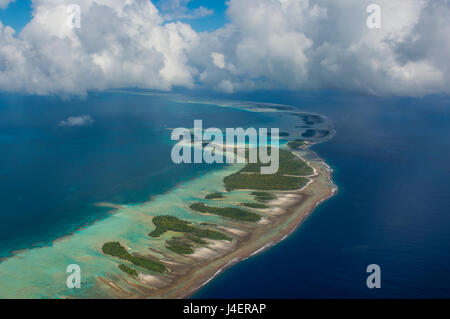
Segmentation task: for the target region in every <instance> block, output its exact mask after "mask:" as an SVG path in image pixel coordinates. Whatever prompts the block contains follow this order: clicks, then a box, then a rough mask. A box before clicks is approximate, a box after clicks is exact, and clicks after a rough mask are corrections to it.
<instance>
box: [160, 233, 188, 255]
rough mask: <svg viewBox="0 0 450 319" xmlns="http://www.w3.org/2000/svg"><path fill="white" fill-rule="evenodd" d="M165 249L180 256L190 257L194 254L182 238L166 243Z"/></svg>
mask: <svg viewBox="0 0 450 319" xmlns="http://www.w3.org/2000/svg"><path fill="white" fill-rule="evenodd" d="M166 244H167V249H169V250H171V251H173V252H176V253H177V254H182V255H191V254H193V253H194V249H192V245H191V244H189V243H187V242H185V241H184V240H183V238H181V237H176V238H173V239H171V240H168V241H166Z"/></svg>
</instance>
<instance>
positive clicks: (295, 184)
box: [224, 174, 308, 191]
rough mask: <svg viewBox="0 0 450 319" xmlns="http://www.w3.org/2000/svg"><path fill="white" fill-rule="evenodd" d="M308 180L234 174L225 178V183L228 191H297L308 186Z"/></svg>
mask: <svg viewBox="0 0 450 319" xmlns="http://www.w3.org/2000/svg"><path fill="white" fill-rule="evenodd" d="M307 181H308V180H307V179H306V178H303V177H292V176H284V175H278V174H275V175H260V174H233V175H230V176H227V177H225V179H224V182H225V185H226V188H227V190H228V191H232V190H235V189H260V190H286V191H288V190H295V189H300V188H302V187H303V186H305V185H306V183H307Z"/></svg>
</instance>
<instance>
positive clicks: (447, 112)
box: [0, 92, 450, 298]
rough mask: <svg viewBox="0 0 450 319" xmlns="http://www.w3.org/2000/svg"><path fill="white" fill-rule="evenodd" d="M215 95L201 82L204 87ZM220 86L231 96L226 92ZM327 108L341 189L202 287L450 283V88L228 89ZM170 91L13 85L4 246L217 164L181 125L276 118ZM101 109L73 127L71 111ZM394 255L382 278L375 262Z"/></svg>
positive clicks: (433, 293)
mask: <svg viewBox="0 0 450 319" xmlns="http://www.w3.org/2000/svg"><path fill="white" fill-rule="evenodd" d="M204 95H206V93H205V94H202V96H204ZM219 98H224V97H223V96H221V97H219ZM226 98H230V99H231V98H235V99H240V100H252V101H260V102H272V103H285V104H289V105H292V106H294V107H297V108H298V109H299V110H303V111H311V112H317V113H320V114H323V115H325V116H327V117H328V118H330V119H331V120H332V122H333V124H334V128H335V130H336V135H335V136H334V138H333V139H332V140H330V141H328V142H325V143H323V144H320V145H316V146H314V148H313V149H314V150H315V151H316V152H317V153H318V154H319V156H320V157H322V158H323V159H324V160H325V161H326V162H327V163H328V164H329V165H330V166H331V167H332V168H333V169H334V174H333V179H334V182H335V184H336V185H337V186H338V188H339V191H338V194H337V195H336V196H335V197H333V198H332V199H329V200H327V201H326V202H325V203H323V204H322V205H321V206H320V207H318V209H316V210H315V211H314V213H313V214H312V215H311V217H310V218H308V220H307V221H306V222H305V223H304V224H303V225H302V226H301V227H300V228H299V229H298V230H297V231H296V232H295V233H294V234H292V235H291V236H290V237H288V238H287V239H286V240H284V241H283V242H281V243H279V244H278V245H276V246H275V247H272V248H271V249H269V250H267V251H265V252H263V253H262V254H259V255H257V256H254V257H252V258H250V259H248V260H246V261H244V262H241V263H239V264H238V265H235V266H233V267H232V268H230V269H228V270H227V271H226V272H224V273H223V274H221V275H220V276H219V277H218V278H216V279H215V280H213V281H211V282H210V283H209V284H208V285H206V286H205V287H204V288H202V289H201V290H200V291H199V292H198V293H197V294H196V295H195V296H194V298H298V297H300V298H329V297H339V298H346V297H361V298H367V297H382V298H385V297H387V298H390V297H405V298H416V297H430V298H431V297H450V196H449V194H450V183H449V180H450V166H449V163H450V142H449V138H450V98H448V97H439V96H433V97H426V98H422V99H405V98H395V97H392V98H377V97H367V96H361V95H355V94H341V93H336V92H318V93H308V94H306V93H295V94H294V93H289V94H288V93H279V92H272V93H264V92H258V94H252V95H245V96H233V97H230V96H226ZM211 110H212V109H211V106H208V105H201V104H197V105H192V104H186V105H185V106H184V107H182V108H180V106H179V105H178V104H177V103H175V102H173V101H170V100H168V99H167V98H164V97H158V96H151V97H150V96H138V95H128V94H116V93H114V94H111V93H105V94H98V95H95V94H93V95H90V96H89V97H87V98H86V99H78V98H72V99H62V98H59V97H26V96H18V95H0V203H1V206H0V257H4V256H8V255H9V253H10V252H11V250H17V249H24V248H29V247H30V246H32V245H45V244H49V243H50V242H51V241H52V240H53V239H55V238H58V237H60V236H62V235H65V234H67V233H70V232H73V231H75V230H76V229H78V228H79V227H81V226H83V225H86V224H89V223H92V222H94V221H95V220H97V219H99V218H106V217H107V216H108V213H107V210H106V209H104V208H96V207H95V206H94V205H93V204H94V203H95V202H99V201H110V202H115V203H129V204H132V203H138V202H142V201H145V200H147V199H148V198H149V197H150V196H154V195H158V194H161V193H163V192H165V191H168V190H169V189H171V188H172V187H174V186H175V185H177V184H178V183H180V182H182V181H185V180H187V179H191V178H195V177H196V176H199V175H200V174H203V173H205V172H206V171H207V170H210V169H211V167H210V166H209V165H181V166H180V165H175V164H173V163H172V161H171V159H170V150H171V147H172V145H173V144H172V143H171V142H170V140H169V136H170V135H169V134H170V131H169V130H167V129H168V128H174V127H188V128H189V127H192V125H193V120H194V119H203V120H204V126H205V127H211V126H216V127H239V126H243V127H245V126H247V125H248V123H260V124H261V123H263V124H264V123H266V124H267V125H268V126H267V127H270V126H269V125H270V123H269V122H270V121H269V120H268V119H267V118H266V117H265V116H264V115H259V114H255V113H249V112H244V111H239V110H230V109H224V108H214V109H213V110H214V111H213V112H212V111H211ZM77 115H89V116H91V117H92V118H93V119H94V121H95V122H94V123H93V124H92V125H90V126H84V127H72V128H69V127H60V126H58V123H59V122H60V121H62V120H64V119H66V118H67V117H69V116H77ZM369 264H378V265H380V267H381V285H382V286H381V289H374V290H370V289H368V288H367V286H366V278H367V276H368V274H366V267H367V265H369Z"/></svg>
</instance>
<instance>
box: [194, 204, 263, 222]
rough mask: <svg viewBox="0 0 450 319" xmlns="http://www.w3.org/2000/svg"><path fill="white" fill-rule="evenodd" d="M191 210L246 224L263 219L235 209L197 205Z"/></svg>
mask: <svg viewBox="0 0 450 319" xmlns="http://www.w3.org/2000/svg"><path fill="white" fill-rule="evenodd" d="M189 208H190V209H192V210H195V211H197V212H200V213H209V214H214V215H219V216H223V217H228V218H231V219H235V220H239V221H245V222H257V221H259V220H260V219H261V216H259V215H258V214H255V213H252V212H249V211H246V210H243V209H240V208H234V207H211V206H208V205H205V204H203V203H195V204H192V205H191V206H189Z"/></svg>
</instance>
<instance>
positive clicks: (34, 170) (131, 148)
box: [0, 93, 272, 258]
mask: <svg viewBox="0 0 450 319" xmlns="http://www.w3.org/2000/svg"><path fill="white" fill-rule="evenodd" d="M212 108H213V109H212ZM80 115H88V116H91V118H92V119H93V120H94V123H93V124H92V125H87V126H82V127H61V126H59V125H58V124H59V123H60V122H61V121H63V120H65V119H67V118H68V117H69V116H80ZM194 119H202V120H203V125H204V127H205V128H207V127H212V126H214V127H219V128H225V127H240V126H243V127H246V126H247V125H250V124H254V125H257V124H258V123H259V124H258V125H262V126H267V125H265V123H270V122H272V119H270V118H269V117H267V116H265V115H263V114H257V113H249V112H245V111H241V110H236V109H226V108H221V107H212V106H211V105H204V104H198V105H197V104H189V103H183V104H180V103H176V102H174V101H173V100H171V99H168V98H166V97H158V96H145V95H130V94H120V93H105V94H99V95H92V96H89V97H86V98H85V99H77V98H72V99H64V98H59V97H26V96H17V95H0V202H1V208H0V258H1V257H7V256H10V255H11V252H14V251H17V250H22V249H27V248H30V247H34V246H46V245H49V244H50V243H51V242H52V241H53V240H54V239H56V238H59V237H61V236H64V235H67V234H69V233H72V232H74V231H76V230H77V229H79V228H80V227H84V226H86V225H89V224H92V223H93V222H95V221H96V220H99V219H104V218H106V217H107V216H109V214H108V211H110V209H107V208H104V207H96V206H95V205H94V204H95V203H97V202H112V203H117V204H133V203H140V202H145V201H147V200H149V198H150V197H151V196H156V195H158V194H162V193H164V192H167V191H168V190H170V189H171V188H173V187H174V186H176V185H177V184H178V183H180V182H184V181H188V180H191V179H193V178H195V177H199V176H202V175H203V174H205V173H206V172H208V171H210V170H211V169H215V168H220V167H221V166H223V165H206V164H204V165H201V164H192V165H191V164H182V165H176V164H174V163H173V162H172V160H171V158H170V154H171V148H172V146H173V145H174V142H172V141H170V134H171V131H170V130H169V128H176V127H186V128H191V127H193V125H194Z"/></svg>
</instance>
